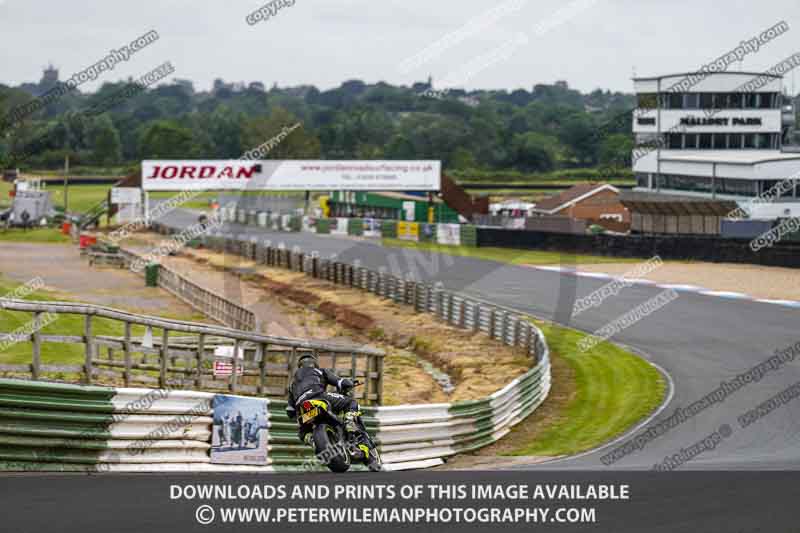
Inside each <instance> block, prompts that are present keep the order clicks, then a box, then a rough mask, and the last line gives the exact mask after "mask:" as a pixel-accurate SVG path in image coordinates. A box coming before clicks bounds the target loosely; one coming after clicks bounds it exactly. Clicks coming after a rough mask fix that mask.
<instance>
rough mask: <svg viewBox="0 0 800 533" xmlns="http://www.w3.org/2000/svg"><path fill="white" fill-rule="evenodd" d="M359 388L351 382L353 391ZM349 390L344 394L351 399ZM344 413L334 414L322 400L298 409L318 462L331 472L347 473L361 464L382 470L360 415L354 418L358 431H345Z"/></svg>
mask: <svg viewBox="0 0 800 533" xmlns="http://www.w3.org/2000/svg"><path fill="white" fill-rule="evenodd" d="M359 385H361V383H360V382H358V381H356V382H354V387H357V386H359ZM352 394H353V392H352V390H350V391H348V392H347V395H348V396H352ZM343 418H344V413H334V412H332V411H331V406H330V404H329V403H328V402H327V401H325V400H324V399H322V398H317V399H312V400H306V401H304V402H303V403H302V404H301V405H300V412H299V419H300V424H301V425H303V426H309V427H305V428H303V429H304V430H308V431H309V432H310V433H311V435H312V439H311V440H312V443H313V446H314V453H315V455H316V457H317V459H318V460H319V461H320V462H321V463H322V464H324V465H325V466H327V467H328V469H330V470H331V472H347V470H349V469H350V465H352V464H353V463H363V464H365V465H367V467H368V468H369V469H370V470H371V471H373V472H378V471H380V470H381V466H382V462H381V456H380V453H379V452H378V447H377V445H376V444H375V441H373V440H372V437H370V436H369V433H367V430H366V428H365V427H364V422H363V421H362V420H361V412H360V411H359V412H358V413H357V416H356V418H355V422H356V425H357V426H358V428H359V431H355V432H352V433H349V432H347V431H346V430H345V423H344V420H343Z"/></svg>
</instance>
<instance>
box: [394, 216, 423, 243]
mask: <svg viewBox="0 0 800 533" xmlns="http://www.w3.org/2000/svg"><path fill="white" fill-rule="evenodd" d="M397 238H398V239H402V240H404V241H415V242H416V241H419V223H417V222H403V221H400V222H398V223H397Z"/></svg>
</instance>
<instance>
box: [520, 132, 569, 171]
mask: <svg viewBox="0 0 800 533" xmlns="http://www.w3.org/2000/svg"><path fill="white" fill-rule="evenodd" d="M557 145H558V140H556V139H555V138H553V137H550V136H548V135H543V134H541V133H536V132H529V133H524V134H520V135H516V136H515V137H514V142H513V143H512V146H513V153H514V156H513V157H514V162H513V164H514V167H516V168H517V169H519V170H524V171H548V170H552V169H553V168H554V167H555V159H556V151H557Z"/></svg>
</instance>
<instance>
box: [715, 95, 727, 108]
mask: <svg viewBox="0 0 800 533" xmlns="http://www.w3.org/2000/svg"><path fill="white" fill-rule="evenodd" d="M712 102H713V106H714V109H728V95H727V94H726V93H714V95H713V98H712Z"/></svg>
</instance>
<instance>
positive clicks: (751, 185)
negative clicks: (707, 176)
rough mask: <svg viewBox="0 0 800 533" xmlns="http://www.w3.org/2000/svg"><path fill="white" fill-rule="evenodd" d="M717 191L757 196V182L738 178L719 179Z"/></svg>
mask: <svg viewBox="0 0 800 533" xmlns="http://www.w3.org/2000/svg"><path fill="white" fill-rule="evenodd" d="M717 181H718V185H717V192H718V193H720V194H730V195H735V196H755V195H756V193H755V182H754V181H748V180H738V179H729V178H723V179H719V180H717Z"/></svg>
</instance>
